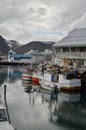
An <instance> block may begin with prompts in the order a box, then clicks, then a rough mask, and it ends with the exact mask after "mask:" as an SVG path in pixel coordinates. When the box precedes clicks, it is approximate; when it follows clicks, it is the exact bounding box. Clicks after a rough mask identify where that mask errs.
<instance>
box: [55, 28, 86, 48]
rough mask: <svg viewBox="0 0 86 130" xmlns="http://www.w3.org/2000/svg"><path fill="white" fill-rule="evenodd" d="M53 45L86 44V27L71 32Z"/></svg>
mask: <svg viewBox="0 0 86 130" xmlns="http://www.w3.org/2000/svg"><path fill="white" fill-rule="evenodd" d="M53 46H56V47H61V46H64V47H66V46H70V47H71V46H82V47H83V46H86V28H77V29H74V30H72V31H71V32H69V34H68V35H67V36H66V37H64V38H63V39H62V40H60V41H59V42H57V43H56V44H54V45H53Z"/></svg>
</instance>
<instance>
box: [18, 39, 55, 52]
mask: <svg viewBox="0 0 86 130" xmlns="http://www.w3.org/2000/svg"><path fill="white" fill-rule="evenodd" d="M53 44H54V43H53V42H51V43H50V42H49V43H46V42H41V41H32V42H30V43H28V44H25V45H22V46H19V47H17V48H16V53H21V54H23V53H26V52H29V51H30V50H31V49H33V50H35V51H36V50H38V52H42V51H44V50H46V49H50V50H51V46H52V45H53Z"/></svg>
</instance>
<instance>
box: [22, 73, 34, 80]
mask: <svg viewBox="0 0 86 130" xmlns="http://www.w3.org/2000/svg"><path fill="white" fill-rule="evenodd" d="M22 81H32V75H30V74H29V73H23V74H22Z"/></svg>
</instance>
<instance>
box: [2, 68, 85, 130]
mask: <svg viewBox="0 0 86 130" xmlns="http://www.w3.org/2000/svg"><path fill="white" fill-rule="evenodd" d="M1 70H2V72H1V73H0V76H1V77H2V78H3V82H2V86H4V83H6V84H7V103H8V109H9V114H10V117H11V122H12V124H13V126H14V128H17V130H28V129H30V130H36V129H37V130H44V129H50V130H52V129H53V130H57V129H58V130H85V128H86V95H81V94H80V92H78V93H66V92H61V93H59V94H58V99H57V100H56V98H55V95H54V94H51V93H47V92H46V91H44V90H41V89H40V86H38V85H33V84H32V83H31V82H30V83H29V82H22V79H21V74H22V73H23V71H24V69H23V67H7V68H6V67H3V68H2V69H1ZM3 74H5V77H4V76H3ZM2 90H3V88H2V87H0V92H2ZM30 90H31V91H30ZM40 90H41V91H40Z"/></svg>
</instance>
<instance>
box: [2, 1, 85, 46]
mask: <svg viewBox="0 0 86 130" xmlns="http://www.w3.org/2000/svg"><path fill="white" fill-rule="evenodd" d="M85 26H86V0H0V35H2V36H3V37H4V38H6V39H7V40H17V41H18V42H21V44H26V43H27V42H30V41H34V40H42V41H51V40H53V41H58V39H60V38H62V37H63V36H65V35H67V33H68V32H69V31H71V30H72V29H74V28H79V27H85Z"/></svg>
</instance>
